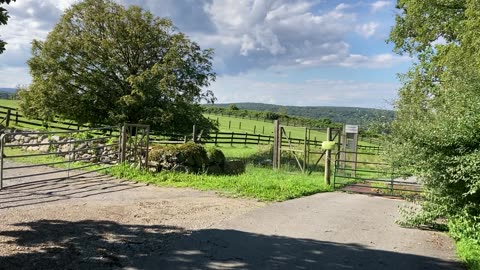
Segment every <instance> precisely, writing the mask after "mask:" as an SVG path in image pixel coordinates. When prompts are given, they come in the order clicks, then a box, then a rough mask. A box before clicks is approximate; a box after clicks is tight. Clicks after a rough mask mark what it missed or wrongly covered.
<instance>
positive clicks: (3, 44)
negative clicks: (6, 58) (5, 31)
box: [0, 0, 15, 54]
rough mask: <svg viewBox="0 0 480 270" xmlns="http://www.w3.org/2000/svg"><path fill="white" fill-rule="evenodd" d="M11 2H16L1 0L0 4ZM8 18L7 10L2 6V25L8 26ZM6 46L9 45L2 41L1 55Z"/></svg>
mask: <svg viewBox="0 0 480 270" xmlns="http://www.w3.org/2000/svg"><path fill="white" fill-rule="evenodd" d="M10 2H15V0H0V4H10ZM8 18H9V16H8V12H7V9H5V8H4V7H2V6H0V25H5V24H7V21H8ZM5 45H7V43H6V42H5V41H3V40H1V39H0V54H2V53H3V52H4V51H5Z"/></svg>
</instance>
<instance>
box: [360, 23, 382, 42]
mask: <svg viewBox="0 0 480 270" xmlns="http://www.w3.org/2000/svg"><path fill="white" fill-rule="evenodd" d="M379 26H380V24H379V23H377V22H369V23H365V24H362V25H359V26H357V27H356V31H357V33H358V34H360V35H361V36H363V37H365V38H369V37H371V36H373V35H375V33H376V31H377V29H378V27H379Z"/></svg>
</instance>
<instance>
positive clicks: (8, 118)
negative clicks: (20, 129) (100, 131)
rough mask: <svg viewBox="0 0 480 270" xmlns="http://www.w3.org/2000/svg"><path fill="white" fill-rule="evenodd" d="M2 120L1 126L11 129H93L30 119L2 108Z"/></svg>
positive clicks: (60, 121)
mask: <svg viewBox="0 0 480 270" xmlns="http://www.w3.org/2000/svg"><path fill="white" fill-rule="evenodd" d="M0 118H3V119H2V121H1V122H0V124H2V125H4V126H6V127H10V126H11V125H12V124H13V125H16V126H18V125H30V126H35V127H48V128H52V129H58V130H79V129H81V128H85V129H88V128H91V127H90V126H87V125H79V124H77V123H75V122H73V121H62V120H52V121H48V122H45V121H43V120H40V119H28V118H27V117H25V116H24V115H22V114H21V113H20V112H19V111H18V109H17V108H12V107H7V106H0Z"/></svg>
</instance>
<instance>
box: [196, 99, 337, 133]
mask: <svg viewBox="0 0 480 270" xmlns="http://www.w3.org/2000/svg"><path fill="white" fill-rule="evenodd" d="M204 112H205V113H208V114H219V115H229V116H236V117H241V118H249V119H255V120H262V121H273V120H280V122H281V123H282V124H284V125H291V126H305V127H318V128H325V127H341V126H342V124H339V123H333V122H332V121H331V120H330V119H328V118H320V119H313V118H306V117H299V116H291V115H287V114H286V113H285V112H281V113H277V112H271V111H255V110H240V109H238V107H237V105H235V104H230V106H229V107H227V108H222V107H215V106H210V105H206V106H204Z"/></svg>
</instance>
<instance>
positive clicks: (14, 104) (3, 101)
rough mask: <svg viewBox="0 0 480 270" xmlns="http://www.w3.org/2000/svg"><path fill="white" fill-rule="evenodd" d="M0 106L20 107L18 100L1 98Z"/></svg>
mask: <svg viewBox="0 0 480 270" xmlns="http://www.w3.org/2000/svg"><path fill="white" fill-rule="evenodd" d="M0 106H6V107H11V108H18V100H10V99H0Z"/></svg>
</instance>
